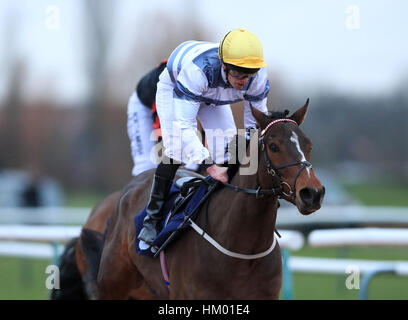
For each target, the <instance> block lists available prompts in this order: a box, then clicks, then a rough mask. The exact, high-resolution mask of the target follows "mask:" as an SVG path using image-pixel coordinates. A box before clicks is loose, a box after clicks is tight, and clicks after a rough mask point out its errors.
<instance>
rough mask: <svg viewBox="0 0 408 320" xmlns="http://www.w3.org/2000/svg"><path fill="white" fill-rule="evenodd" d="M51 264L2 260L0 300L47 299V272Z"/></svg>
mask: <svg viewBox="0 0 408 320" xmlns="http://www.w3.org/2000/svg"><path fill="white" fill-rule="evenodd" d="M50 264H51V262H49V261H47V260H33V259H20V258H5V257H2V258H0V299H1V300H5V299H7V300H16V299H18V300H28V299H30V300H33V299H34V300H37V299H47V297H48V296H49V290H48V289H47V288H46V286H45V281H46V279H47V277H48V276H49V274H47V273H45V270H46V268H47V266H48V265H50Z"/></svg>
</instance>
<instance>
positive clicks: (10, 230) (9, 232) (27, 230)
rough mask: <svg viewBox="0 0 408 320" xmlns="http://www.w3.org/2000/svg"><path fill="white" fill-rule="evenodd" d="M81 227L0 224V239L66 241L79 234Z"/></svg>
mask: <svg viewBox="0 0 408 320" xmlns="http://www.w3.org/2000/svg"><path fill="white" fill-rule="evenodd" d="M80 232H81V227H79V226H78V227H69V226H22V225H2V226H0V240H9V241H31V242H48V243H51V242H62V243H64V242H68V241H69V240H71V239H72V238H74V237H77V236H79V234H80Z"/></svg>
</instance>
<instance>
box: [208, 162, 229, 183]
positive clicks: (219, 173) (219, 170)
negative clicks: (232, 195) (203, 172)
mask: <svg viewBox="0 0 408 320" xmlns="http://www.w3.org/2000/svg"><path fill="white" fill-rule="evenodd" d="M227 170H228V168H227V167H219V166H217V165H216V164H213V165H212V166H211V167H209V168H207V173H208V174H209V175H210V176H211V177H213V178H214V179H215V180H218V181H221V182H223V183H227V182H228V175H227Z"/></svg>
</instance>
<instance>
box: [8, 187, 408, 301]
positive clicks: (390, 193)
mask: <svg viewBox="0 0 408 320" xmlns="http://www.w3.org/2000/svg"><path fill="white" fill-rule="evenodd" d="M345 188H346V190H347V191H348V192H350V193H351V195H352V196H353V197H355V198H356V199H357V200H359V201H361V202H362V203H363V204H365V205H378V206H408V197H407V194H408V185H407V184H402V183H372V184H359V185H346V186H345ZM105 196H106V195H105V194H101V193H96V192H86V193H75V194H69V195H68V197H67V201H66V205H67V206H71V207H93V206H94V205H95V204H96V203H97V202H98V201H100V200H101V199H102V198H103V197H105ZM291 254H292V255H293V256H310V257H327V258H336V257H338V258H349V259H372V260H406V261H408V250H407V249H406V248H387V249H384V248H350V249H333V248H319V249H315V248H310V247H307V246H306V247H305V248H303V249H302V250H300V251H297V252H292V253H291ZM49 264H51V262H49V261H46V260H29V259H17V258H5V257H1V258H0V299H47V298H48V296H49V290H48V289H46V287H45V281H46V278H47V276H48V275H47V274H46V273H45V269H46V267H47V265H49ZM347 276H348V275H346V274H345V275H312V274H301V273H296V274H294V275H293V283H294V298H295V299H353V300H355V299H358V294H359V290H355V289H354V290H348V289H347V288H346V286H345V281H346V277H347ZM360 280H361V276H360ZM369 299H408V277H400V276H395V275H379V276H376V277H375V278H374V279H373V281H372V283H371V285H370V290H369Z"/></svg>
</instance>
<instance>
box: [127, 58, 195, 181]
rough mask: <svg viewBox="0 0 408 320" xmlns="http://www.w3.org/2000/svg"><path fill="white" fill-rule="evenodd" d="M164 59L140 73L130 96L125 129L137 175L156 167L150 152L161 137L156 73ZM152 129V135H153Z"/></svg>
mask: <svg viewBox="0 0 408 320" xmlns="http://www.w3.org/2000/svg"><path fill="white" fill-rule="evenodd" d="M166 64H167V59H166V60H163V61H162V62H161V63H160V64H159V65H158V66H157V67H155V68H154V69H153V70H151V71H150V72H149V73H147V74H146V75H144V76H143V78H142V79H141V80H140V81H139V83H138V84H137V86H136V89H135V91H134V92H133V94H132V95H131V96H130V98H129V102H128V108H127V115H128V119H127V129H128V136H129V139H130V147H131V150H132V158H133V163H134V166H133V169H132V175H133V176H137V175H138V174H140V173H142V172H143V171H146V170H149V169H153V168H156V167H157V165H156V164H155V163H154V161H152V160H151V159H150V152H151V150H152V149H153V147H154V145H155V144H156V141H157V140H160V139H161V130H160V120H159V117H158V116H157V111H156V102H155V97H156V90H157V82H158V81H159V76H160V74H161V73H162V71H163V70H164V68H166ZM152 131H154V134H155V137H152ZM186 168H187V169H190V170H192V171H195V170H196V169H198V165H196V164H191V165H189V166H186Z"/></svg>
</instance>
